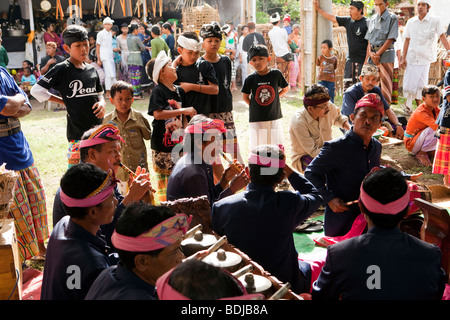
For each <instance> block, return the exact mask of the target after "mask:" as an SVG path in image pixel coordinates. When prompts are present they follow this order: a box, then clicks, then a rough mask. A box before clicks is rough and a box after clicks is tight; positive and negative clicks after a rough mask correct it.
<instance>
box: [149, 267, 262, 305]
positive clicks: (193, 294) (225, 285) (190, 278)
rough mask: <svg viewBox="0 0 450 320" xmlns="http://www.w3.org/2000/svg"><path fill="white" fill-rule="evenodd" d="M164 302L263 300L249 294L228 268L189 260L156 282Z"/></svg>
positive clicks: (258, 294)
mask: <svg viewBox="0 0 450 320" xmlns="http://www.w3.org/2000/svg"><path fill="white" fill-rule="evenodd" d="M156 286H157V288H158V297H159V299H160V300H251V299H252V300H263V299H264V295H263V294H261V293H253V294H248V293H247V290H246V289H245V286H244V285H243V284H242V283H241V282H240V281H239V280H238V279H237V278H236V277H235V276H233V275H232V274H231V273H229V272H228V271H227V270H226V269H224V268H220V267H216V266H214V265H211V264H208V263H206V262H203V261H199V260H193V259H191V260H188V261H186V262H183V263H181V264H179V265H178V266H176V267H175V268H173V269H171V270H169V271H168V272H166V273H165V274H163V275H162V276H161V277H160V278H159V279H158V281H157V282H156Z"/></svg>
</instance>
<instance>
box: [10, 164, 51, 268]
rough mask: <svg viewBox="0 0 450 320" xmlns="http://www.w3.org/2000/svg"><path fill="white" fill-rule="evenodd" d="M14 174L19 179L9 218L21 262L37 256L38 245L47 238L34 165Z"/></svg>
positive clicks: (41, 189)
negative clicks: (11, 222)
mask: <svg viewBox="0 0 450 320" xmlns="http://www.w3.org/2000/svg"><path fill="white" fill-rule="evenodd" d="M16 172H17V174H18V175H19V178H18V179H17V182H16V186H15V188H14V201H12V203H11V209H10V213H9V215H10V216H11V217H12V218H14V223H15V226H16V233H17V241H18V242H19V251H20V256H21V258H22V260H23V261H25V260H27V259H30V258H32V257H34V256H37V255H38V254H39V248H38V242H44V241H45V240H47V239H48V236H49V231H48V222H47V207H46V198H45V191H44V187H43V185H42V183H41V178H40V176H39V172H38V170H37V168H36V166H35V165H34V164H32V165H31V166H29V167H28V168H25V169H23V170H19V171H16Z"/></svg>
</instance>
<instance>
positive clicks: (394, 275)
mask: <svg viewBox="0 0 450 320" xmlns="http://www.w3.org/2000/svg"><path fill="white" fill-rule="evenodd" d="M360 189H361V197H360V199H359V206H360V208H361V212H362V213H364V216H365V218H366V220H367V225H368V231H367V233H366V234H363V235H361V236H358V237H354V238H351V239H348V240H345V241H342V242H339V243H336V244H334V245H332V246H329V247H328V248H327V258H326V261H325V265H324V266H323V268H322V272H321V274H320V276H319V278H318V279H317V281H316V282H314V285H313V291H312V298H313V300H314V299H322V300H338V299H340V298H342V299H349V300H354V299H358V300H440V299H442V294H443V292H444V286H445V281H446V276H445V272H444V270H443V269H442V268H441V252H440V249H439V248H438V247H437V246H436V245H433V244H430V243H426V242H423V241H421V240H419V239H417V238H416V237H414V236H411V235H409V234H407V233H403V232H402V231H401V230H400V228H399V227H398V226H399V223H400V221H401V220H402V219H403V218H404V217H405V215H406V214H407V212H408V208H409V200H410V196H409V188H408V185H407V183H406V181H405V178H404V176H403V175H402V173H400V172H399V171H397V170H395V169H393V168H384V169H379V170H376V171H375V170H374V171H373V172H371V173H369V174H368V175H367V177H366V178H365V179H364V181H363V183H362V184H361V186H360Z"/></svg>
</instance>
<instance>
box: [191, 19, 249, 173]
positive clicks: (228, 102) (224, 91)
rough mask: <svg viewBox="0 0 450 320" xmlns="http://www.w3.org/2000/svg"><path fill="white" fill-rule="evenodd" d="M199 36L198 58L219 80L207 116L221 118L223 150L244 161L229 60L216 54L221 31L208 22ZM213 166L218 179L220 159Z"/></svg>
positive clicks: (221, 167) (220, 166)
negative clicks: (210, 66)
mask: <svg viewBox="0 0 450 320" xmlns="http://www.w3.org/2000/svg"><path fill="white" fill-rule="evenodd" d="M200 37H202V38H203V49H204V50H205V54H204V55H203V56H202V57H201V58H200V60H205V61H208V62H210V63H211V64H212V65H213V67H214V70H215V72H216V77H217V80H218V82H219V93H218V94H217V96H212V97H211V112H210V114H209V118H211V119H219V120H222V121H223V122H224V124H225V128H226V129H227V132H226V133H225V137H224V152H227V153H231V154H232V158H233V159H234V160H237V161H238V162H239V163H244V162H243V159H242V156H241V154H240V150H239V144H238V141H237V135H236V127H235V124H234V119H233V113H232V111H233V94H232V93H231V90H230V85H231V60H230V58H229V57H228V56H226V55H220V54H218V51H219V48H220V44H221V42H222V37H223V32H222V30H221V29H220V27H219V26H218V25H216V24H208V25H205V26H203V27H202V28H201V29H200ZM213 167H214V176H215V178H216V179H220V177H221V176H222V173H223V171H224V168H223V165H222V163H221V162H220V159H217V160H216V162H215V164H214V165H213Z"/></svg>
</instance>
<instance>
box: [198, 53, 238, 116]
mask: <svg viewBox="0 0 450 320" xmlns="http://www.w3.org/2000/svg"><path fill="white" fill-rule="evenodd" d="M200 60H205V59H204V58H203V57H201V58H200ZM205 61H206V60H205ZM211 64H212V66H213V67H214V71H215V72H216V78H217V81H218V84H219V93H218V94H217V95H212V96H211V111H210V112H211V113H220V112H230V111H232V110H233V94H232V93H231V90H230V85H231V60H230V58H229V57H228V56H225V55H221V56H220V59H219V61H217V62H213V63H211Z"/></svg>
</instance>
